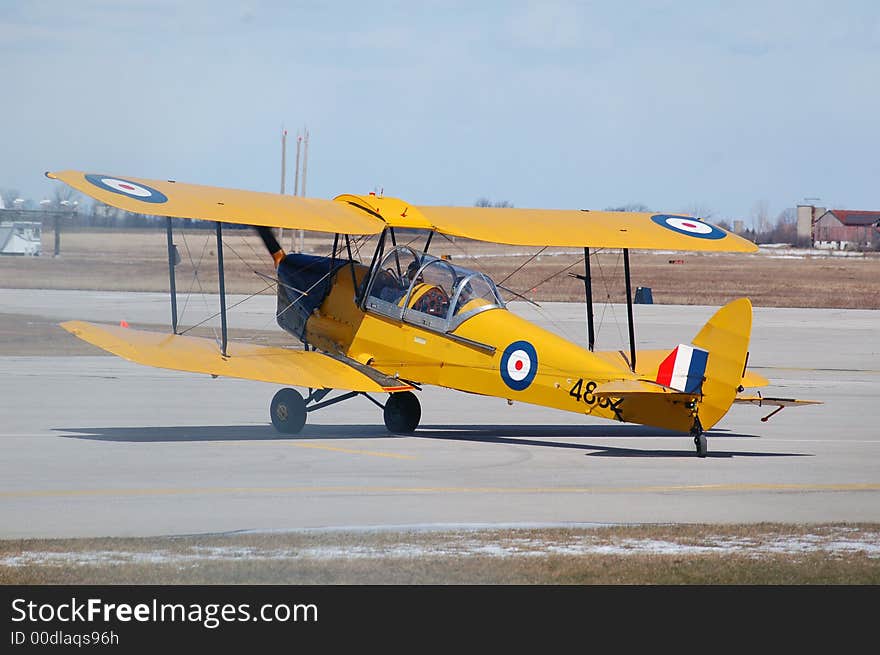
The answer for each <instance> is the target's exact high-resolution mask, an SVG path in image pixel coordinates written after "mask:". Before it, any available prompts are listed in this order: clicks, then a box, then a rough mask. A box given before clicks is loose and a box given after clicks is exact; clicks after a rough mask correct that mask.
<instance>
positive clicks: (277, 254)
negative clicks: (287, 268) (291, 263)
mask: <svg viewBox="0 0 880 655" xmlns="http://www.w3.org/2000/svg"><path fill="white" fill-rule="evenodd" d="M254 229H255V230H256V231H257V234H259V235H260V239H262V240H263V245H264V246H266V250H268V251H269V254H270V255H272V259H274V260H275V267H276V268H278V264H280V263H281V261H282V260H283V259H284V256H285V253H284V250H283V249H282V248H281V244H279V243H278V239H276V238H275V232H273V230H272V228H271V227H265V226H262V225H260V226H255V227H254Z"/></svg>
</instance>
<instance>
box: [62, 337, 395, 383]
mask: <svg viewBox="0 0 880 655" xmlns="http://www.w3.org/2000/svg"><path fill="white" fill-rule="evenodd" d="M61 327H63V328H64V329H65V330H67V331H68V332H70V333H71V334H73V335H75V336H77V337H79V338H80V339H82V340H84V341H88V342H89V343H91V344H93V345H95V346H98V347H99V348H102V349H103V350H106V351H107V352H110V353H113V354H114V355H118V356H119V357H122V358H123V359H127V360H129V361H132V362H136V363H138V364H145V365H147V366H155V367H157V368H167V369H172V370H175V371H188V372H190V373H208V374H210V375H215V376H221V375H222V376H225V377H232V378H242V379H245V380H258V381H260V382H274V383H276V384H287V385H291V386H296V387H308V388H311V389H345V390H348V391H365V392H370V391H371V392H376V393H379V392H389V393H390V392H396V391H406V390H409V389H411V388H412V387H411V386H410V385H408V384H406V383H405V382H401V381H400V380H397V379H396V378H392V377H388V376H386V375H383V374H381V373H379V372H378V371H375V370H373V369H370V368H369V367H364V366H360V365H358V368H355V367H354V366H352V365H350V364H348V363H346V362H344V361H340V360H338V359H335V358H333V357H331V356H329V355H324V354H321V353H318V352H314V351H312V352H309V351H305V350H288V349H285V348H275V347H271V346H258V345H254V344H249V343H236V342H232V343H229V344H228V348H227V353H228V355H227V356H226V357H224V356H223V355H222V354H221V353H220V349H219V347H218V346H217V343H216V342H215V341H214V340H213V339H205V338H202V337H190V336H185V335H179V334H162V333H159V332H148V331H145V330H134V329H131V328H124V327H119V326H115V325H97V324H95V323H86V322H84V321H68V322H66V323H62V324H61Z"/></svg>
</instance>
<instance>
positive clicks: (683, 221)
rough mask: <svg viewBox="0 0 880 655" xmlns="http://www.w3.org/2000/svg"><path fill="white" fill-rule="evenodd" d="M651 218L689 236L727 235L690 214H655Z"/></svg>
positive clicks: (661, 224) (719, 236) (711, 236)
mask: <svg viewBox="0 0 880 655" xmlns="http://www.w3.org/2000/svg"><path fill="white" fill-rule="evenodd" d="M651 220H652V221H654V222H655V223H656V224H657V225H659V226H660V227H665V228H666V229H667V230H672V231H673V232H678V233H679V234H686V235H687V236H689V237H697V238H698V239H723V238H724V237H725V236H727V233H726V232H725V231H724V230H722V229H720V228H717V227H715V226H714V225H711V224H709V223H704V222H703V221H701V220H698V219H696V218H691V217H690V216H672V215H669V214H655V215H654V216H652V217H651Z"/></svg>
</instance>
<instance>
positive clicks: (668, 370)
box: [657, 343, 709, 393]
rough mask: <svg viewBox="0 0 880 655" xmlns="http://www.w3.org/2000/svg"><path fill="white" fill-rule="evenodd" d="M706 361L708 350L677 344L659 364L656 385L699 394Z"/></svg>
mask: <svg viewBox="0 0 880 655" xmlns="http://www.w3.org/2000/svg"><path fill="white" fill-rule="evenodd" d="M708 360H709V351H708V350H703V349H702V348H694V347H693V346H687V345H685V344H683V343H682V344H679V345H677V346H676V347H675V350H673V351H672V352H671V353H669V355H667V356H666V359H664V360H663V362H662V363H661V364H660V368H659V369H658V370H657V383H658V384H662V385H663V386H664V387H669V388H671V389H675V390H677V391H684V392H685V393H699V392H700V388H701V387H702V385H703V376H704V375H705V374H706V362H707V361H708Z"/></svg>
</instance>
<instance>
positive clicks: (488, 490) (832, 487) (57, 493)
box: [0, 483, 880, 499]
mask: <svg viewBox="0 0 880 655" xmlns="http://www.w3.org/2000/svg"><path fill="white" fill-rule="evenodd" d="M732 491H771V492H782V493H785V492H798V493H811V492H812V493H815V492H847V491H880V483H851V484H764V483H741V484H699V485H667V486H644V487H391V486H387V487H385V486H372V487H371V486H365V487H358V486H336V487H202V488H199V487H191V488H186V487H179V488H165V489H163V488H156V489H148V488H140V489H138V488H132V489H46V490H29V491H0V498H4V499H13V498H52V497H70V498H75V497H91V496H95V497H98V496H101V497H106V496H110V497H113V496H118V497H125V496H198V495H214V494H228V495H235V494H321V493H345V494H369V493H377V494H389V493H400V494H424V493H436V494H642V493H677V492H732Z"/></svg>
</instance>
